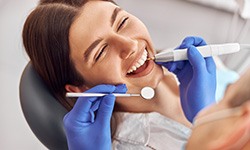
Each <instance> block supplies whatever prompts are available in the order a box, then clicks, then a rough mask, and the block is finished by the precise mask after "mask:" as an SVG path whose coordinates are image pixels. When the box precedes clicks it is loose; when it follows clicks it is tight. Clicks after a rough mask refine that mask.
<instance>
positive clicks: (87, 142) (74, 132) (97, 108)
mask: <svg viewBox="0 0 250 150" xmlns="http://www.w3.org/2000/svg"><path fill="white" fill-rule="evenodd" d="M126 91H127V88H126V85H124V84H121V85H118V86H114V85H98V86H95V87H93V88H91V89H89V90H88V91H86V92H91V93H113V92H116V93H126ZM114 103H115V97H114V95H112V94H109V95H106V96H104V97H80V98H78V99H77V102H76V104H75V106H74V107H73V109H72V110H71V111H70V112H69V113H67V114H66V115H65V116H64V119H63V122H64V127H65V130H66V137H67V142H68V147H69V149H70V150H80V149H86V150H92V149H94V150H103V149H105V150H108V149H111V133H110V132H111V130H110V119H111V116H112V111H113V108H114Z"/></svg>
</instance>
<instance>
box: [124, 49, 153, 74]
mask: <svg viewBox="0 0 250 150" xmlns="http://www.w3.org/2000/svg"><path fill="white" fill-rule="evenodd" d="M147 55H148V52H147V51H146V50H144V51H143V54H142V57H141V58H140V59H139V60H138V62H136V64H135V65H134V66H132V67H131V68H130V69H129V71H128V72H127V73H131V72H133V71H135V70H136V69H137V68H139V67H141V66H142V65H143V64H144V63H145V62H146V60H147Z"/></svg>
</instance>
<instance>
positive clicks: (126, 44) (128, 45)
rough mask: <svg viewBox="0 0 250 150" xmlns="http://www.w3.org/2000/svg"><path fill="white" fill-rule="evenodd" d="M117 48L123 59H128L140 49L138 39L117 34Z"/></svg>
mask: <svg viewBox="0 0 250 150" xmlns="http://www.w3.org/2000/svg"><path fill="white" fill-rule="evenodd" d="M116 49H117V50H118V51H119V53H120V57H121V58H122V59H127V58H129V57H130V56H131V55H132V54H134V53H135V52H136V51H137V50H138V41H137V40H136V39H133V38H131V37H125V36H117V37H116Z"/></svg>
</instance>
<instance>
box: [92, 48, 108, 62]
mask: <svg viewBox="0 0 250 150" xmlns="http://www.w3.org/2000/svg"><path fill="white" fill-rule="evenodd" d="M107 46H108V45H105V46H104V47H103V48H102V50H101V51H100V52H99V54H98V55H97V57H96V59H95V61H98V60H99V58H100V57H101V56H102V53H103V52H104V50H105V48H106V47H107Z"/></svg>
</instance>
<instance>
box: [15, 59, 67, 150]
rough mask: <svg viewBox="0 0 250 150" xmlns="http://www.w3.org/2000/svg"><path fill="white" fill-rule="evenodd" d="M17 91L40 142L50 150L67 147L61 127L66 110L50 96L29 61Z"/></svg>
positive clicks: (25, 113)
mask: <svg viewBox="0 0 250 150" xmlns="http://www.w3.org/2000/svg"><path fill="white" fill-rule="evenodd" d="M19 93H20V103H21V107H22V111H23V114H24V116H25V119H26V121H27V123H28V125H29V127H30V128H31V130H32V132H33V133H34V134H35V136H36V137H37V138H38V139H39V140H40V142H41V143H43V144H44V145H45V146H46V147H47V148H48V149H51V150H54V149H56V150H64V149H68V148H67V141H66V136H65V131H64V128H63V117H64V115H65V114H66V113H67V110H66V109H65V108H64V107H63V106H62V105H61V104H60V103H59V102H57V101H56V99H55V98H54V97H53V96H52V94H51V93H50V92H49V90H48V88H46V85H45V84H44V83H43V81H42V80H41V78H40V77H39V75H38V74H37V72H36V71H35V70H34V68H33V66H32V64H31V63H30V62H29V63H28V64H27V65H26V67H25V69H24V71H23V74H22V76H21V81H20V86H19Z"/></svg>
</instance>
